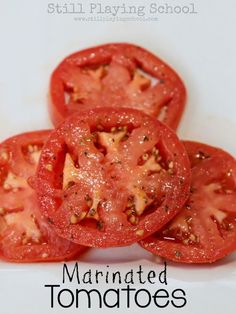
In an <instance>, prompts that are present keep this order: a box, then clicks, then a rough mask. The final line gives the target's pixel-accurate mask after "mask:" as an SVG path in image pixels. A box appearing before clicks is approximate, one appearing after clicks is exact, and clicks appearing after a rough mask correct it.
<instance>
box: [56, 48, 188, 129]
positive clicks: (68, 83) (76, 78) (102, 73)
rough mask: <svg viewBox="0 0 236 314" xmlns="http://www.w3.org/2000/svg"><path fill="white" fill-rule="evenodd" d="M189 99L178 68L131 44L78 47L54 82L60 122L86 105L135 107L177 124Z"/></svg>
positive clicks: (65, 61)
mask: <svg viewBox="0 0 236 314" xmlns="http://www.w3.org/2000/svg"><path fill="white" fill-rule="evenodd" d="M185 100H186V90H185V87H184V84H183V82H182V81H181V79H180V77H179V76H178V75H177V74H176V73H175V71H174V70H173V69H171V68H170V67H169V66H168V65H167V64H166V63H164V62H163V61H162V60H160V59H159V58H158V57H156V56H155V55H153V54H152V53H150V52H149V51H147V50H145V49H143V48H140V47H138V46H134V45H131V44H121V43H119V44H117V43H116V44H106V45H102V46H98V47H94V48H90V49H86V50H82V51H79V52H76V53H74V54H72V55H70V56H68V57H67V58H65V59H64V60H63V61H62V62H61V63H60V64H59V66H58V67H57V68H56V69H55V71H54V72H53V74H52V77H51V83H50V112H51V117H52V121H53V123H54V124H55V125H58V124H59V123H60V122H61V121H62V120H64V119H65V118H66V117H67V116H69V115H70V114H71V113H73V112H75V111H81V110H82V109H85V108H86V109H93V108H95V107H115V108H120V107H131V108H134V109H139V110H141V111H144V112H145V113H147V114H149V115H152V116H154V117H157V118H158V119H159V120H161V121H163V122H164V123H166V124H167V125H169V126H170V127H171V128H173V129H176V128H177V126H178V124H179V121H180V118H181V116H182V113H183V110H184V106H185Z"/></svg>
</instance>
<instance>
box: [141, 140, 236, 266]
mask: <svg viewBox="0 0 236 314" xmlns="http://www.w3.org/2000/svg"><path fill="white" fill-rule="evenodd" d="M184 144H185V147H186V149H187V152H188V154H189V158H190V161H191V165H192V183H191V193H190V197H189V199H188V201H187V202H186V204H185V206H184V207H183V209H182V210H181V211H180V212H179V214H178V215H177V216H176V217H175V218H174V219H173V220H172V221H171V222H169V223H168V224H167V225H166V226H165V227H164V228H163V229H162V230H161V231H159V232H157V233H156V234H154V235H152V236H151V237H148V238H147V239H145V240H143V241H141V245H142V246H143V247H144V248H145V249H147V250H149V251H150V252H152V253H153V254H156V255H159V256H162V257H164V258H167V259H170V260H172V261H177V262H183V263H211V262H214V261H216V260H218V259H220V258H223V257H224V256H225V255H227V254H229V253H230V252H232V251H234V250H236V161H235V159H234V158H233V157H232V156H230V155H229V154H228V153H226V152H224V151H223V150H221V149H218V148H214V147H211V146H208V145H205V144H201V143H195V142H185V143H184Z"/></svg>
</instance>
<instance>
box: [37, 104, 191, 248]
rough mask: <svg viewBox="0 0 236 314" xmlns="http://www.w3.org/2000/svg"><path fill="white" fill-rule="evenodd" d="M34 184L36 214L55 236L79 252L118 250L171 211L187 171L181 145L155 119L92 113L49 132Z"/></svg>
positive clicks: (179, 202)
mask: <svg viewBox="0 0 236 314" xmlns="http://www.w3.org/2000/svg"><path fill="white" fill-rule="evenodd" d="M36 181H37V184H36V186H37V192H38V197H39V201H40V205H41V210H42V211H43V213H44V215H45V216H47V217H48V218H49V219H50V220H51V222H52V224H53V225H54V227H55V230H57V232H58V234H59V235H61V236H63V237H65V238H67V239H70V240H71V241H74V242H76V243H79V244H82V245H86V246H93V247H109V246H122V245H129V244H131V243H134V242H136V241H137V240H140V239H143V238H144V237H146V236H147V235H150V234H151V233H153V232H154V231H155V230H157V229H159V228H161V227H162V226H163V225H164V224H165V223H166V222H167V221H168V220H170V219H171V218H172V217H173V216H174V215H175V214H176V213H177V212H178V210H179V208H180V207H181V206H183V204H184V202H185V201H186V198H187V197H188V193H189V185H190V167H189V161H188V157H187V154H186V151H185V149H184V146H183V145H182V143H181V142H180V141H179V140H178V138H177V136H176V135H175V134H174V133H173V132H172V131H171V130H170V129H169V128H168V127H167V126H165V125H164V124H162V123H161V122H159V121H157V120H156V119H155V118H152V117H150V116H148V115H145V114H144V113H142V112H140V111H137V110H133V109H122V110H121V109H112V108H103V109H102V108H99V109H94V110H91V111H88V112H84V113H80V114H75V115H73V116H71V117H69V118H68V119H67V120H65V122H64V123H63V124H61V125H60V126H59V127H58V128H57V129H56V130H55V131H53V132H52V133H51V135H50V137H49V139H48V141H47V142H46V144H45V146H44V148H43V150H42V155H41V158H40V162H39V167H38V172H37V180H36Z"/></svg>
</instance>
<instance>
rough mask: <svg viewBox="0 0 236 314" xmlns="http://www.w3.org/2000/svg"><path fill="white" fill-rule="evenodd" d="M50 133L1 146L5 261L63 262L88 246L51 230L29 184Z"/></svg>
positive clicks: (0, 246)
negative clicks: (77, 243) (66, 238)
mask: <svg viewBox="0 0 236 314" xmlns="http://www.w3.org/2000/svg"><path fill="white" fill-rule="evenodd" d="M50 132H51V131H36V132H31V133H24V134H20V135H17V136H14V137H12V138H10V139H8V140H6V141H4V142H3V143H2V144H1V145H0V258H2V259H4V260H7V261H12V262H48V261H62V260H67V259H71V258H72V257H75V256H77V255H78V254H79V253H81V252H82V251H84V249H85V248H83V247H81V246H79V245H76V244H74V243H71V242H69V241H67V240H65V239H62V238H60V237H59V236H58V235H57V234H56V233H55V231H53V230H52V228H51V226H50V220H47V219H45V218H44V217H43V216H42V214H41V212H40V211H39V207H38V202H37V197H36V193H35V191H34V190H33V189H32V188H31V187H30V186H29V184H28V178H29V177H30V176H32V175H34V174H35V171H36V167H37V164H38V160H39V157H40V153H41V150H42V147H43V145H44V142H45V141H46V139H47V138H48V136H49V134H50Z"/></svg>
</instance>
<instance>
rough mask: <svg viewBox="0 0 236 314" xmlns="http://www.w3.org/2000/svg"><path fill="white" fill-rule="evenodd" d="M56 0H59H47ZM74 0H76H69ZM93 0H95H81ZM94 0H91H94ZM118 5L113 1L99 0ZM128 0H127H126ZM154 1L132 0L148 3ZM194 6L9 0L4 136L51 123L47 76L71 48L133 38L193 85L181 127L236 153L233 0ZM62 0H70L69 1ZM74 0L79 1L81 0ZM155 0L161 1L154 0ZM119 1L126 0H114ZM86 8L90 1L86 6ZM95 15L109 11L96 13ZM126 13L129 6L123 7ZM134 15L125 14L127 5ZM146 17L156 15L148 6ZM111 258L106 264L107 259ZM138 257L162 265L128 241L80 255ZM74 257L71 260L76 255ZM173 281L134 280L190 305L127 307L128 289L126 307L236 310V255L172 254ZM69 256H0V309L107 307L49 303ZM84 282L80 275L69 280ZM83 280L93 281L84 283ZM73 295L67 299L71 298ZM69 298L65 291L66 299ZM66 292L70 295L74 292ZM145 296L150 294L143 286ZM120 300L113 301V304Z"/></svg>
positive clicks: (84, 264) (0, 62)
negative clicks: (78, 12) (95, 9)
mask: <svg viewBox="0 0 236 314" xmlns="http://www.w3.org/2000/svg"><path fill="white" fill-rule="evenodd" d="M50 2H52V1H50ZM71 2H73V1H71ZM79 2H80V3H83V4H84V5H86V4H87V6H88V5H89V1H85V0H84V1H79ZM91 2H93V1H91ZM101 2H102V3H103V5H104V4H109V3H110V5H111V2H108V1H101ZM124 2H125V1H124ZM151 2H153V3H155V1H146V0H145V1H144V0H142V1H138V0H137V1H130V2H129V3H130V4H135V5H136V6H138V5H141V6H143V5H144V6H145V10H148V6H149V4H150V3H151ZM192 2H194V4H195V10H196V11H198V13H197V14H159V15H158V21H149V22H147V21H146V22H142V21H132V22H128V21H126V22H98V21H97V22H79V21H75V20H74V15H73V14H58V15H57V14H48V13H47V4H48V2H47V1H42V0H41V1H30V0H21V1H17V0H14V1H13V0H12V1H8V2H7V1H2V2H1V3H0V6H1V19H0V38H1V49H0V53H1V58H0V69H1V70H0V137H1V139H4V138H6V137H9V136H10V135H13V134H15V133H19V132H23V131H28V130H33V129H42V128H48V127H50V126H51V123H50V120H49V117H48V114H47V107H46V95H47V87H48V80H49V76H50V73H51V71H52V69H53V68H54V67H55V66H56V65H57V63H58V62H59V61H60V60H61V59H62V58H63V57H64V56H66V55H67V54H69V53H71V52H73V51H76V50H79V49H81V48H84V47H88V46H92V45H95V44H100V43H104V42H116V41H127V42H133V43H136V44H139V45H142V46H144V47H146V48H147V49H150V50H152V51H153V52H155V53H157V54H158V55H159V56H160V57H162V58H163V59H165V60H166V61H167V62H168V63H169V64H171V65H172V66H173V67H174V68H175V69H176V70H177V72H178V73H180V75H181V76H182V77H183V79H184V81H185V83H186V85H187V88H188V93H189V97H188V104H187V108H186V111H185V114H184V117H183V120H182V124H181V127H180V129H179V135H180V136H181V138H185V139H195V140H199V141H205V142H207V143H210V144H212V145H218V146H221V147H223V148H225V149H226V150H228V151H229V152H231V153H232V154H234V155H236V146H235V138H236V107H235V104H236V96H235V95H236V93H235V73H236V62H235V56H236V45H235V40H234V37H235V34H234V30H235V27H236V22H235V21H236V20H235V13H234V12H235V2H234V0H228V1H227V3H226V2H223V1H221V0H215V1H214V3H213V2H210V1H208V3H206V1H204V0H198V1H197V0H195V1H192ZM62 3H64V2H62ZM75 3H76V2H75ZM156 3H157V2H156ZM165 3H168V4H169V5H173V4H175V5H181V6H184V5H187V6H190V4H189V3H190V2H189V1H177V0H176V1H170V0H169V2H168V1H158V4H159V5H161V4H165ZM112 4H113V5H122V4H123V1H121V0H116V1H113V2H112ZM86 10H88V7H87V8H86ZM95 16H97V17H98V16H99V17H101V16H103V17H104V15H101V14H100V15H99V14H98V13H94V14H93V17H95ZM119 16H120V17H122V16H124V15H122V14H121V13H120V15H119ZM126 16H127V15H126ZM146 17H152V16H151V15H150V14H148V13H146ZM107 265H109V266H107ZM138 265H143V267H144V266H145V267H146V268H145V269H146V270H151V269H156V270H157V271H161V270H162V267H163V262H161V261H158V260H155V258H154V257H152V256H151V254H149V253H147V252H145V251H143V250H142V249H141V248H139V247H138V246H137V245H134V246H132V247H128V248H118V249H106V250H91V251H90V252H88V253H87V254H86V255H85V256H84V257H83V258H82V261H80V262H79V269H80V271H81V273H82V272H85V271H86V270H88V269H90V268H91V269H92V271H95V270H96V269H99V270H101V269H104V270H107V269H108V268H110V270H112V269H113V270H120V271H122V272H124V273H125V272H127V271H128V270H130V268H134V269H137V267H138ZM72 266H73V265H72ZM167 280H168V285H167V286H166V287H165V286H164V285H161V284H158V283H156V284H155V285H151V284H145V285H138V283H136V284H135V285H134V286H135V288H136V289H140V288H142V289H147V290H149V291H150V292H152V293H153V292H154V291H155V290H157V289H160V288H164V289H167V290H168V291H169V292H171V291H172V290H173V289H176V288H181V289H183V290H185V292H186V298H187V305H186V306H185V307H183V308H182V309H175V308H174V307H173V306H172V305H171V304H170V305H168V307H167V308H166V309H159V308H156V307H155V305H153V302H152V304H151V305H150V306H149V307H147V308H146V309H140V308H138V307H137V306H135V305H134V304H131V308H130V309H127V307H126V306H125V299H124V297H123V298H122V301H121V305H120V309H114V310H116V311H118V312H119V313H126V312H127V313H128V312H129V313H143V312H145V313H146V312H149V313H156V312H158V313H159V312H165V313H177V312H178V313H188V314H189V313H196V314H199V313H209V314H218V313H219V314H221V313H222V312H223V311H224V312H226V313H227V314H234V313H236V301H235V293H236V256H235V255H231V256H230V257H228V258H227V259H224V260H223V261H221V262H218V263H216V264H214V265H211V266H184V265H176V264H171V263H168V268H167ZM61 282H62V264H49V265H48V264H47V265H45V264H44V265H42V264H38V265H16V264H8V263H3V262H2V263H0V312H1V313H3V314H16V313H24V314H28V313H34V314H37V313H40V314H42V313H45V314H46V313H64V312H70V313H87V312H88V313H107V312H111V311H112V310H113V309H110V310H109V309H107V308H102V309H99V308H98V307H97V306H96V304H95V301H96V300H95V299H94V305H93V308H92V309H90V310H88V309H87V307H86V298H84V301H83V302H82V303H83V304H82V308H83V310H81V309H76V308H74V307H73V306H72V307H71V308H70V310H69V309H63V308H61V307H58V306H56V307H55V309H50V291H49V288H45V287H44V285H45V284H61ZM68 286H70V287H71V289H75V288H76V287H77V288H83V287H84V286H83V285H82V286H78V285H76V283H75V282H74V284H72V285H67V284H65V285H64V286H63V287H62V288H67V287H68ZM85 286H86V285H85ZM88 286H89V285H87V286H86V287H87V289H88V288H89V289H92V288H99V289H100V290H101V291H103V292H104V291H105V290H107V289H109V288H111V287H112V288H114V289H118V288H121V287H122V286H119V285H118V284H114V285H112V284H108V285H106V284H104V283H102V282H101V284H100V285H96V284H92V285H90V286H89V287H88ZM64 301H65V302H66V300H64ZM67 301H68V300H67ZM68 302H69V301H68ZM140 302H143V303H145V302H146V301H145V297H144V295H143V297H141V296H140ZM114 310H113V311H114Z"/></svg>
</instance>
